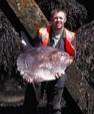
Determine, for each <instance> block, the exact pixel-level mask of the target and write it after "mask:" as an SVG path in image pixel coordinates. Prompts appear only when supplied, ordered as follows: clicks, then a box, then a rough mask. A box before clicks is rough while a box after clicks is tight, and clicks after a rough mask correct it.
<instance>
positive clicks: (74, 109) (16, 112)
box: [0, 88, 82, 114]
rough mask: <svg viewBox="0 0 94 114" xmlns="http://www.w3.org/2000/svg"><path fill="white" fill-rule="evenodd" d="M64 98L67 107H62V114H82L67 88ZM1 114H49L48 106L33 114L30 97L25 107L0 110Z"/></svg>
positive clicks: (38, 109) (42, 106)
mask: <svg viewBox="0 0 94 114" xmlns="http://www.w3.org/2000/svg"><path fill="white" fill-rule="evenodd" d="M63 97H64V100H65V105H64V106H63V107H62V114H82V112H81V110H80V109H79V107H78V106H77V104H76V103H75V101H74V100H73V99H72V97H71V95H70V94H69V92H68V91H67V89H66V88H64V94H63ZM33 106H34V105H33ZM0 114H47V109H46V106H45V105H44V104H42V105H40V106H39V107H37V109H34V111H33V112H32V105H31V102H30V96H29V97H28V99H27V101H26V102H25V105H23V106H18V107H3V108H0Z"/></svg>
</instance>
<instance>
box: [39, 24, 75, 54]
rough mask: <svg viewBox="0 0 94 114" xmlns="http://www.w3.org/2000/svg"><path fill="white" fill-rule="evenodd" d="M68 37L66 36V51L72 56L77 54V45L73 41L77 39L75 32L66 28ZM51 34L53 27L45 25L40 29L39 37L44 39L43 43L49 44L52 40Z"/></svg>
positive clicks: (44, 44)
mask: <svg viewBox="0 0 94 114" xmlns="http://www.w3.org/2000/svg"><path fill="white" fill-rule="evenodd" d="M65 33H66V37H65V42H64V43H65V51H66V52H67V53H68V54H69V55H70V56H75V47H74V46H73V44H72V42H73V41H74V39H75V33H74V32H71V31H69V30H67V29H65ZM50 34H51V27H50V26H48V27H44V28H40V29H39V31H38V35H39V38H41V39H42V45H43V46H47V45H49V42H50Z"/></svg>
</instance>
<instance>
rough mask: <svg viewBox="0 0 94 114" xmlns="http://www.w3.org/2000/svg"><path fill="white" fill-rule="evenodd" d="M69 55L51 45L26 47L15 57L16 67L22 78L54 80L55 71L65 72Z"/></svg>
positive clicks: (38, 80)
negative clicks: (25, 49)
mask: <svg viewBox="0 0 94 114" xmlns="http://www.w3.org/2000/svg"><path fill="white" fill-rule="evenodd" d="M69 60H70V56H69V55H68V54H67V53H66V52H63V51H60V50H59V49H56V48H52V47H38V48H34V49H29V50H28V49H27V51H25V52H24V53H22V54H20V55H19V56H18V59H17V69H18V71H20V73H21V75H22V77H23V79H27V78H31V79H32V80H36V81H37V82H43V81H50V80H55V74H56V73H58V72H59V73H62V74H64V73H65V70H66V68H67V66H68V65H69Z"/></svg>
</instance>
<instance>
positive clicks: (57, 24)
mask: <svg viewBox="0 0 94 114" xmlns="http://www.w3.org/2000/svg"><path fill="white" fill-rule="evenodd" d="M65 22H66V12H65V11H63V10H58V9H56V10H53V11H52V12H51V23H52V26H53V27H54V29H55V30H61V29H63V27H64V24H65Z"/></svg>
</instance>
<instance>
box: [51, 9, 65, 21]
mask: <svg viewBox="0 0 94 114" xmlns="http://www.w3.org/2000/svg"><path fill="white" fill-rule="evenodd" d="M58 12H63V13H64V14H65V16H67V12H66V11H65V10H64V9H54V10H52V11H51V15H50V19H51V18H52V17H53V15H54V14H55V13H58Z"/></svg>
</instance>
